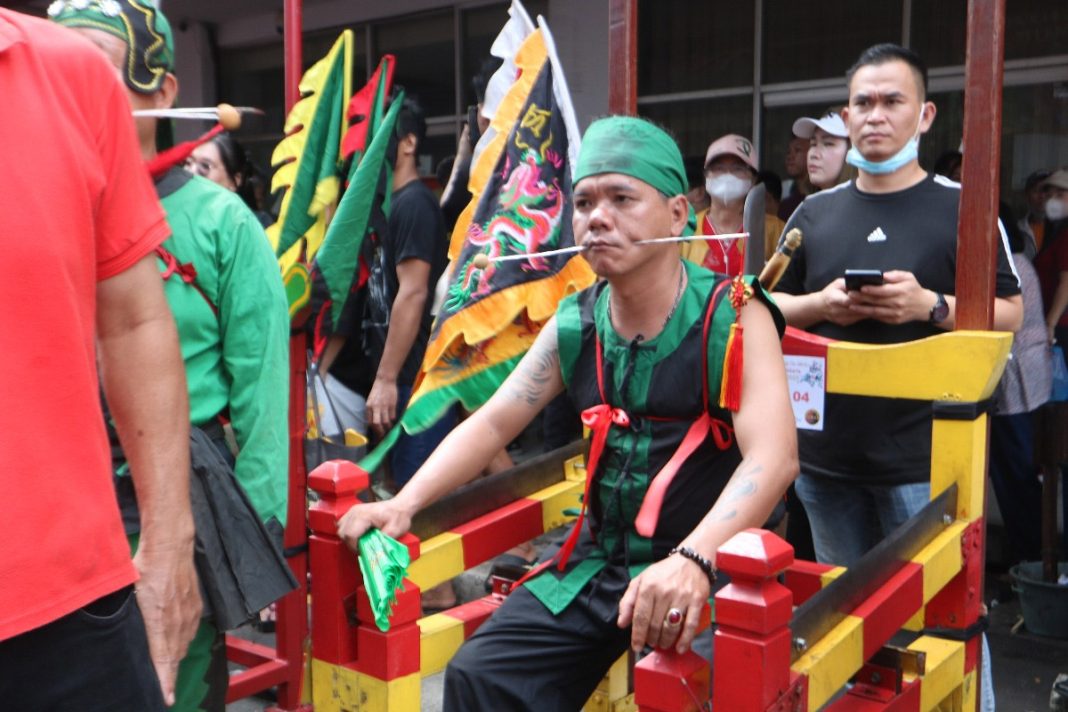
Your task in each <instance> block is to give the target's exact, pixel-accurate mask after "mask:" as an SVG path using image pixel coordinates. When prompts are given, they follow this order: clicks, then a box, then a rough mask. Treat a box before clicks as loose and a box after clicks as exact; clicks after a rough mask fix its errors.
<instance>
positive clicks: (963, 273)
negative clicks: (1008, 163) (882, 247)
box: [927, 0, 1005, 704]
mask: <svg viewBox="0 0 1068 712" xmlns="http://www.w3.org/2000/svg"><path fill="white" fill-rule="evenodd" d="M1004 50H1005V0H969V2H968V40H967V51H968V54H967V58H966V60H965V86H964V161H963V164H962V166H961V196H960V213H959V219H958V228H957V277H956V289H957V313H956V326H955V328H957V329H989V328H991V327H992V326H993V324H994V283H995V274H996V271H997V250H998V242H999V239H998V237H997V236H998V230H997V219H998V199H999V185H1000V180H999V177H1000V166H1001V88H1002V76H1003V68H1004ZM984 503H985V502H984ZM984 522H985V516H984V517H980V518H979V519H978V520H976V521H975V522H973V523H972V525H971V526H970V527H969V530H968V533H967V534H968V536H967V537H966V538H965V552H964V554H965V565H964V570H963V571H961V572H960V574H958V575H957V576H956V577H955V578H954V580H953V581H951V582H950V584H949V585H948V586H947V587H946V589H944V590H943V591H942V592H941V593H940V594H939V595H938V596H937V597H936V598H935V599H934V600H933V601H932V602H931V605H929V606H928V609H927V623H928V625H939V624H940V625H943V626H946V627H951V628H958V629H964V628H968V627H970V626H971V625H972V624H974V623H975V622H976V620H977V618H978V616H979V607H980V606H979V604H980V602H981V600H980V599H981V597H982V591H983V566H982V562H983V561H984V559H985V555H986V538H985V535H984V532H985V527H984ZM979 656H980V650H979V638H978V637H975V636H973V637H972V638H971V639H970V640H969V641H968V642H967V644H966V648H965V664H964V669H965V672H970V671H971V670H975V671H976V684H977V685H979V684H981V681H980V680H979V674H980V669H981V666H980V665H979V662H980V661H979ZM976 698H977V700H978V698H979V696H978V695H977V696H976ZM977 704H978V702H977Z"/></svg>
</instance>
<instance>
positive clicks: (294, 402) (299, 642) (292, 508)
mask: <svg viewBox="0 0 1068 712" xmlns="http://www.w3.org/2000/svg"><path fill="white" fill-rule="evenodd" d="M302 7H303V0H285V11H284V13H285V14H284V23H283V24H284V31H285V37H284V41H285V104H286V113H289V110H290V109H292V108H293V105H294V104H296V103H297V100H298V99H299V98H300V90H299V89H298V88H297V87H298V85H299V83H300V75H301V69H302V67H301V61H302V60H301V55H302V54H303V49H302V44H301V42H302V34H303V20H302ZM306 348H307V347H306V339H305V336H304V333H303V331H300V330H298V331H297V332H296V334H295V335H293V336H292V337H291V338H290V341H289V368H290V376H289V503H288V506H287V509H286V531H285V535H284V537H283V544H284V546H285V549H286V551H288V552H292V553H291V555H290V556H288V557H287V559H286V561H287V563H288V564H289V568H290V569H291V570H292V571H293V576H294V577H296V579H297V589H296V590H295V591H293V592H291V593H290V594H288V595H286V596H284V597H283V598H282V599H281V600H280V601H278V605H277V616H276V618H277V622H276V624H275V649H276V650H277V652H278V657H279V658H281V659H283V660H285V661H286V663H287V670H286V681H285V682H284V683H283V684H280V685H279V686H278V708H279V709H285V710H293V709H297V708H298V707H299V706H300V697H301V682H302V679H303V677H304V641H305V640H307V638H308V530H307V526H306V514H305V507H306V501H307V494H306V485H307V476H308V473H307V471H306V470H305V468H304V418H305V413H304V410H305V407H306V406H305V402H304V401H305V394H306V392H305V389H306V388H307V385H306V384H307V378H306V374H305V370H306V367H305V365H304V362H305V359H306V355H305V353H306Z"/></svg>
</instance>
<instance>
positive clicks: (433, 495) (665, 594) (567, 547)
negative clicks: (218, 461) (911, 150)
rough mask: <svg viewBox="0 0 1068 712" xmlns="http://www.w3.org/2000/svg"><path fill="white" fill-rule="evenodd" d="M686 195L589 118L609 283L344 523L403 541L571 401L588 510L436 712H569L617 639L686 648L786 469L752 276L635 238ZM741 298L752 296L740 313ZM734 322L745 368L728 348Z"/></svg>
mask: <svg viewBox="0 0 1068 712" xmlns="http://www.w3.org/2000/svg"><path fill="white" fill-rule="evenodd" d="M685 192H686V178H685V171H684V169H683V164H682V157H681V155H680V154H679V150H678V147H677V146H676V145H675V142H674V141H673V140H672V139H671V138H670V137H669V136H668V135H667V134H666V133H664V132H663V131H662V130H661V129H659V128H658V127H656V126H655V125H653V124H651V123H649V122H647V121H644V120H642V119H637V118H629V117H609V118H605V119H601V120H599V121H596V122H594V123H593V124H592V125H591V126H590V128H589V129H588V130H587V132H586V135H585V137H584V139H583V144H582V149H581V151H580V154H579V159H578V165H577V168H576V170H575V177H574V208H575V210H574V220H573V227H574V230H575V238H576V242H577V243H578V244H580V245H582V246H584V247H585V248H586V249H585V252H584V256H585V259H586V260H587V261H588V262H589V263H590V265H591V267H593V269H594V271H595V272H596V273H597V274H598V275H599V276H601V277H603V278H604V280H603V281H601V282H599V283H598V284H597V285H595V286H593V287H591V288H589V289H587V290H585V291H583V292H580V293H578V294H575V295H572V296H570V297H568V298H567V299H565V300H564V301H563V302H562V303H561V304H560V307H559V309H558V310H557V313H556V316H555V317H554V319H553V320H551V321H550V322H549V323H548V324H546V326H545V328H544V329H543V330H542V331H541V333H540V335H539V336H538V339H537V341H536V342H535V344H534V346H533V348H531V350H530V352H529V353H528V354H527V355H526V356H525V357H524V358H523V360H522V361H521V362H520V364H519V365H518V366H517V367H516V370H515V372H514V373H512V375H511V376H510V377H509V378H508V380H506V381H505V383H504V384H503V385H502V386H501V388H500V389H499V390H498V391H497V393H496V394H495V395H494V396H493V397H492V398H491V399H490V400H489V402H488V403H487V404H486V405H485V406H483V407H482V408H481V409H479V410H478V411H477V412H476V413H475V414H474V415H473V416H472V417H471V418H469V419H468V420H466V421H464V423H463V424H461V425H460V426H459V427H458V428H457V429H456V430H454V431H453V433H452V434H451V435H450V436H449V437H448V438H447V439H446V440H445V441H444V442H443V443H442V445H441V446H440V447H439V448H438V449H437V450H436V451H435V453H434V454H433V455H432V456H431V457H430V459H428V460H427V462H426V464H425V465H424V466H423V468H422V469H421V470H420V471H419V472H418V473H417V474H416V476H415V477H414V478H413V479H412V481H411V482H410V483H409V484H408V485H407V486H406V487H405V488H404V489H403V490H401V492H400V493H399V494H398V495H397V497H396V498H394V499H392V500H389V501H387V502H380V503H375V504H368V505H357V506H356V507H353V508H352V509H351V510H350V511H349V512H348V513H346V514H345V516H344V517H343V518H342V520H341V522H340V525H339V533H340V535H341V536H342V537H343V538H344V539H345V541H346V542H347V543H348V544H349V545H350V546H355V543H356V540H357V539H358V537H359V536H360V534H362V533H363V532H364V531H366V530H367V529H368V528H369V527H372V526H375V527H379V528H380V529H382V530H384V531H385V532H386V533H387V534H390V535H393V536H399V535H400V534H403V533H404V532H405V531H407V530H408V528H409V526H410V523H411V518H412V515H413V514H414V513H415V512H417V511H418V510H419V509H421V508H423V507H425V506H426V505H427V504H429V503H431V502H433V501H434V500H436V499H438V498H439V497H441V496H442V495H444V494H446V493H447V492H449V491H450V490H452V489H454V488H455V487H457V486H458V485H460V484H461V483H463V482H465V481H467V480H469V479H472V478H473V477H474V476H476V475H477V474H478V472H479V471H480V469H481V468H482V467H483V466H484V465H485V463H486V462H488V461H489V460H490V458H491V457H492V456H493V455H494V453H496V452H498V451H499V450H500V449H501V448H503V447H504V446H505V445H506V444H507V443H508V442H509V441H510V440H511V439H512V438H514V437H515V436H516V435H517V434H518V433H519V432H520V430H521V429H522V428H523V427H524V426H525V425H526V424H527V423H528V422H530V420H531V419H532V418H533V417H534V416H535V415H536V414H537V413H538V411H539V410H541V408H542V407H544V406H545V404H547V403H548V402H549V401H550V400H551V399H552V398H553V397H554V396H556V395H557V394H558V393H560V392H561V391H562V390H566V392H567V394H568V397H569V398H571V400H572V402H573V403H574V405H575V407H576V408H577V409H578V410H579V411H580V412H582V414H583V420H584V422H585V423H586V424H587V426H589V428H590V430H591V432H592V443H591V448H590V455H589V457H588V459H587V470H588V474H587V476H588V480H587V495H586V497H585V498H584V499H585V501H586V502H588V503H589V505H590V511H589V517H588V518H587V517H580V519H579V521H578V522H577V523H576V525H575V526H574V527H573V528H572V532H571V534H570V535H569V536H568V538H567V541H566V542H565V543H564V544H563V546H562V547H560V549H558V550H556V551H550V552H548V553H547V554H546V555H545V564H546V565H543V566H542V567H541V568H540V569H535V571H536V572H537V573H536V574H534V575H533V576H531V577H529V580H527V581H526V582H525V584H524V586H522V587H519V588H517V589H516V590H515V591H514V592H513V593H512V594H511V595H510V596H509V597H508V599H507V600H506V601H505V603H504V604H503V605H502V606H501V608H500V610H498V611H497V612H496V613H495V614H494V615H493V617H492V618H491V619H490V620H489V621H488V622H487V623H486V624H485V625H484V626H483V627H482V628H481V629H480V630H479V631H478V632H477V633H476V634H475V635H474V636H473V637H472V638H470V639H469V640H468V641H467V642H466V643H465V645H464V646H463V647H462V648H461V649H460V651H459V652H458V653H457V655H456V656H455V657H454V658H453V660H452V662H451V663H450V664H449V667H448V670H447V672H446V679H445V709H449V710H472V709H509V710H516V709H561V710H563V709H579V708H580V707H581V706H582V704H583V703H584V702H585V701H586V699H587V698H588V697H589V695H590V694H591V693H592V692H593V690H594V688H595V687H596V685H597V682H598V681H599V680H600V679H601V678H602V677H603V675H604V673H605V672H606V671H607V669H608V667H609V666H610V665H611V664H612V663H613V662H614V661H615V660H616V659H617V658H618V657H619V656H620V654H622V652H623V651H624V650H626V648H627V647H628V646H630V647H632V648H633V649H635V650H640V649H642V648H643V647H645V646H646V645H650V646H655V647H668V646H673V647H675V648H676V649H678V650H680V651H683V650H686V649H687V648H688V647H689V645H690V643H691V641H692V639H693V636H694V633H695V631H696V627H697V623H698V618H699V615H700V611H701V609H702V607H703V606H704V604H705V602H706V601H707V600H708V599H709V597H710V595H711V594H712V586H713V582H714V579H715V576H714V570H713V566H712V564H711V562H712V561H714V560H715V555H716V550H717V549H718V548H719V546H720V545H721V544H723V543H724V542H725V541H726V540H727V539H729V538H730V537H731V536H733V535H734V534H736V533H737V532H739V531H741V530H743V529H745V528H747V527H756V526H760V525H761V524H762V523H763V522H764V521H765V519H766V518H767V516H768V514H769V513H770V512H771V510H772V509H773V507H774V506H775V504H776V502H777V501H778V500H779V499H780V498H781V497H782V493H783V491H784V490H785V489H786V487H787V485H788V484H789V483H790V481H791V480H792V479H793V477H794V476H795V475H796V473H797V445H796V436H795V432H794V424H793V416H792V415H791V411H790V404H789V401H788V398H787V387H786V376H785V372H784V368H783V360H782V353H781V349H780V346H779V334H780V331H781V329H782V328H783V324H782V317H781V316H780V315H779V313H778V310H777V309H776V308H775V307H774V305H772V303H771V302H770V300H769V299H768V297H767V295H766V294H765V293H764V292H763V290H761V289H760V287H759V286H758V285H756V284H755V282H751V283H750V284H748V285H745V284H744V283H743V282H741V281H738V282H736V283H733V284H732V283H731V282H730V281H727V280H726V279H725V278H724V277H723V276H722V275H715V274H713V273H711V272H709V271H707V270H704V269H702V268H700V267H697V266H694V265H692V264H688V263H685V262H683V261H682V260H681V259H680V258H679V252H678V249H677V245H675V244H672V243H658V244H652V245H640V244H636V243H637V242H638V241H639V240H644V239H648V238H654V237H664V236H669V235H681V234H683V233H684V231H686V230H688V229H690V225H689V209H688V203H687V202H686V198H685ZM743 286H748V289H745V290H743V289H741V288H742V287H743ZM736 288H737V291H738V292H739V293H738V294H735V292H734V291H733V290H735V289H736ZM741 292H745V294H746V295H747V296H752V297H753V298H752V299H749V300H748V305H747V306H744V307H741V305H742V304H743V303H744V302H745V299H744V298H743V295H742V294H741ZM735 305H738V308H737V309H736V306H735ZM736 322H737V325H736ZM736 326H741V327H742V328H743V329H744V334H745V342H746V346H745V349H744V352H742V351H740V350H739V351H736V352H734V354H735V356H738V355H742V354H744V355H742V361H743V363H738V359H734V363H732V359H731V358H729V357H728V351H729V346H730V341H731V339H732V338H734V339H736V340H740V333H739V330H738V329H737V328H736ZM734 345H735V346H736V347H738V348H739V349H740V343H735V344H734ZM739 366H743V368H741V372H740V373H739ZM725 370H726V371H727V373H725ZM731 379H740V383H736V384H734V386H735V387H734V388H733V393H734V395H735V396H736V400H737V402H736V403H732V398H731V396H730V392H731V391H732V388H731ZM723 384H725V385H726V386H727V387H726V388H724V387H723ZM737 385H740V386H741V392H740V396H739V395H738V392H737V388H736V386H737ZM721 390H723V392H722V393H721V392H720V391H721ZM723 402H726V403H727V404H730V405H731V406H732V407H731V408H725V407H720V404H721V403H723ZM735 410H736V412H735Z"/></svg>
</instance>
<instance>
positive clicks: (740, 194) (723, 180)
mask: <svg viewBox="0 0 1068 712" xmlns="http://www.w3.org/2000/svg"><path fill="white" fill-rule="evenodd" d="M752 187H753V181H752V180H750V179H746V178H739V177H738V176H736V175H732V174H730V173H720V174H719V175H716V176H711V177H709V178H705V190H706V191H708V195H709V196H710V197H712V198H715V199H716V200H718V201H719V202H721V203H733V202H734V201H736V200H738V199H740V198H744V197H745V195H746V193H748V192H749V189H750V188H752Z"/></svg>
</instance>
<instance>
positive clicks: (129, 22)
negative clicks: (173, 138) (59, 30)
mask: <svg viewBox="0 0 1068 712" xmlns="http://www.w3.org/2000/svg"><path fill="white" fill-rule="evenodd" d="M48 16H49V17H51V18H52V19H53V20H55V21H56V22H58V23H59V24H61V25H66V26H67V27H88V28H90V29H94V30H101V31H103V32H107V33H108V34H109V35H114V36H115V37H118V38H119V39H120V40H122V41H123V42H125V43H126V47H127V51H126V69H125V71H124V72H123V73H122V78H123V81H125V82H126V86H128V87H129V88H130V89H131V90H132V91H135V92H137V93H139V94H154V93H156V91H157V90H159V87H160V85H161V84H162V83H163V78H164V77H165V76H166V75H167V73H168V72H170V71H172V70H173V69H174V37H173V35H172V34H171V25H170V23H169V22H167V18H166V17H164V16H163V13H161V12H160V11H159V10H158V9H157V8H156V5H155V3H153V2H152V0H55V2H53V3H52V4H51V5H49V7H48Z"/></svg>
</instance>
